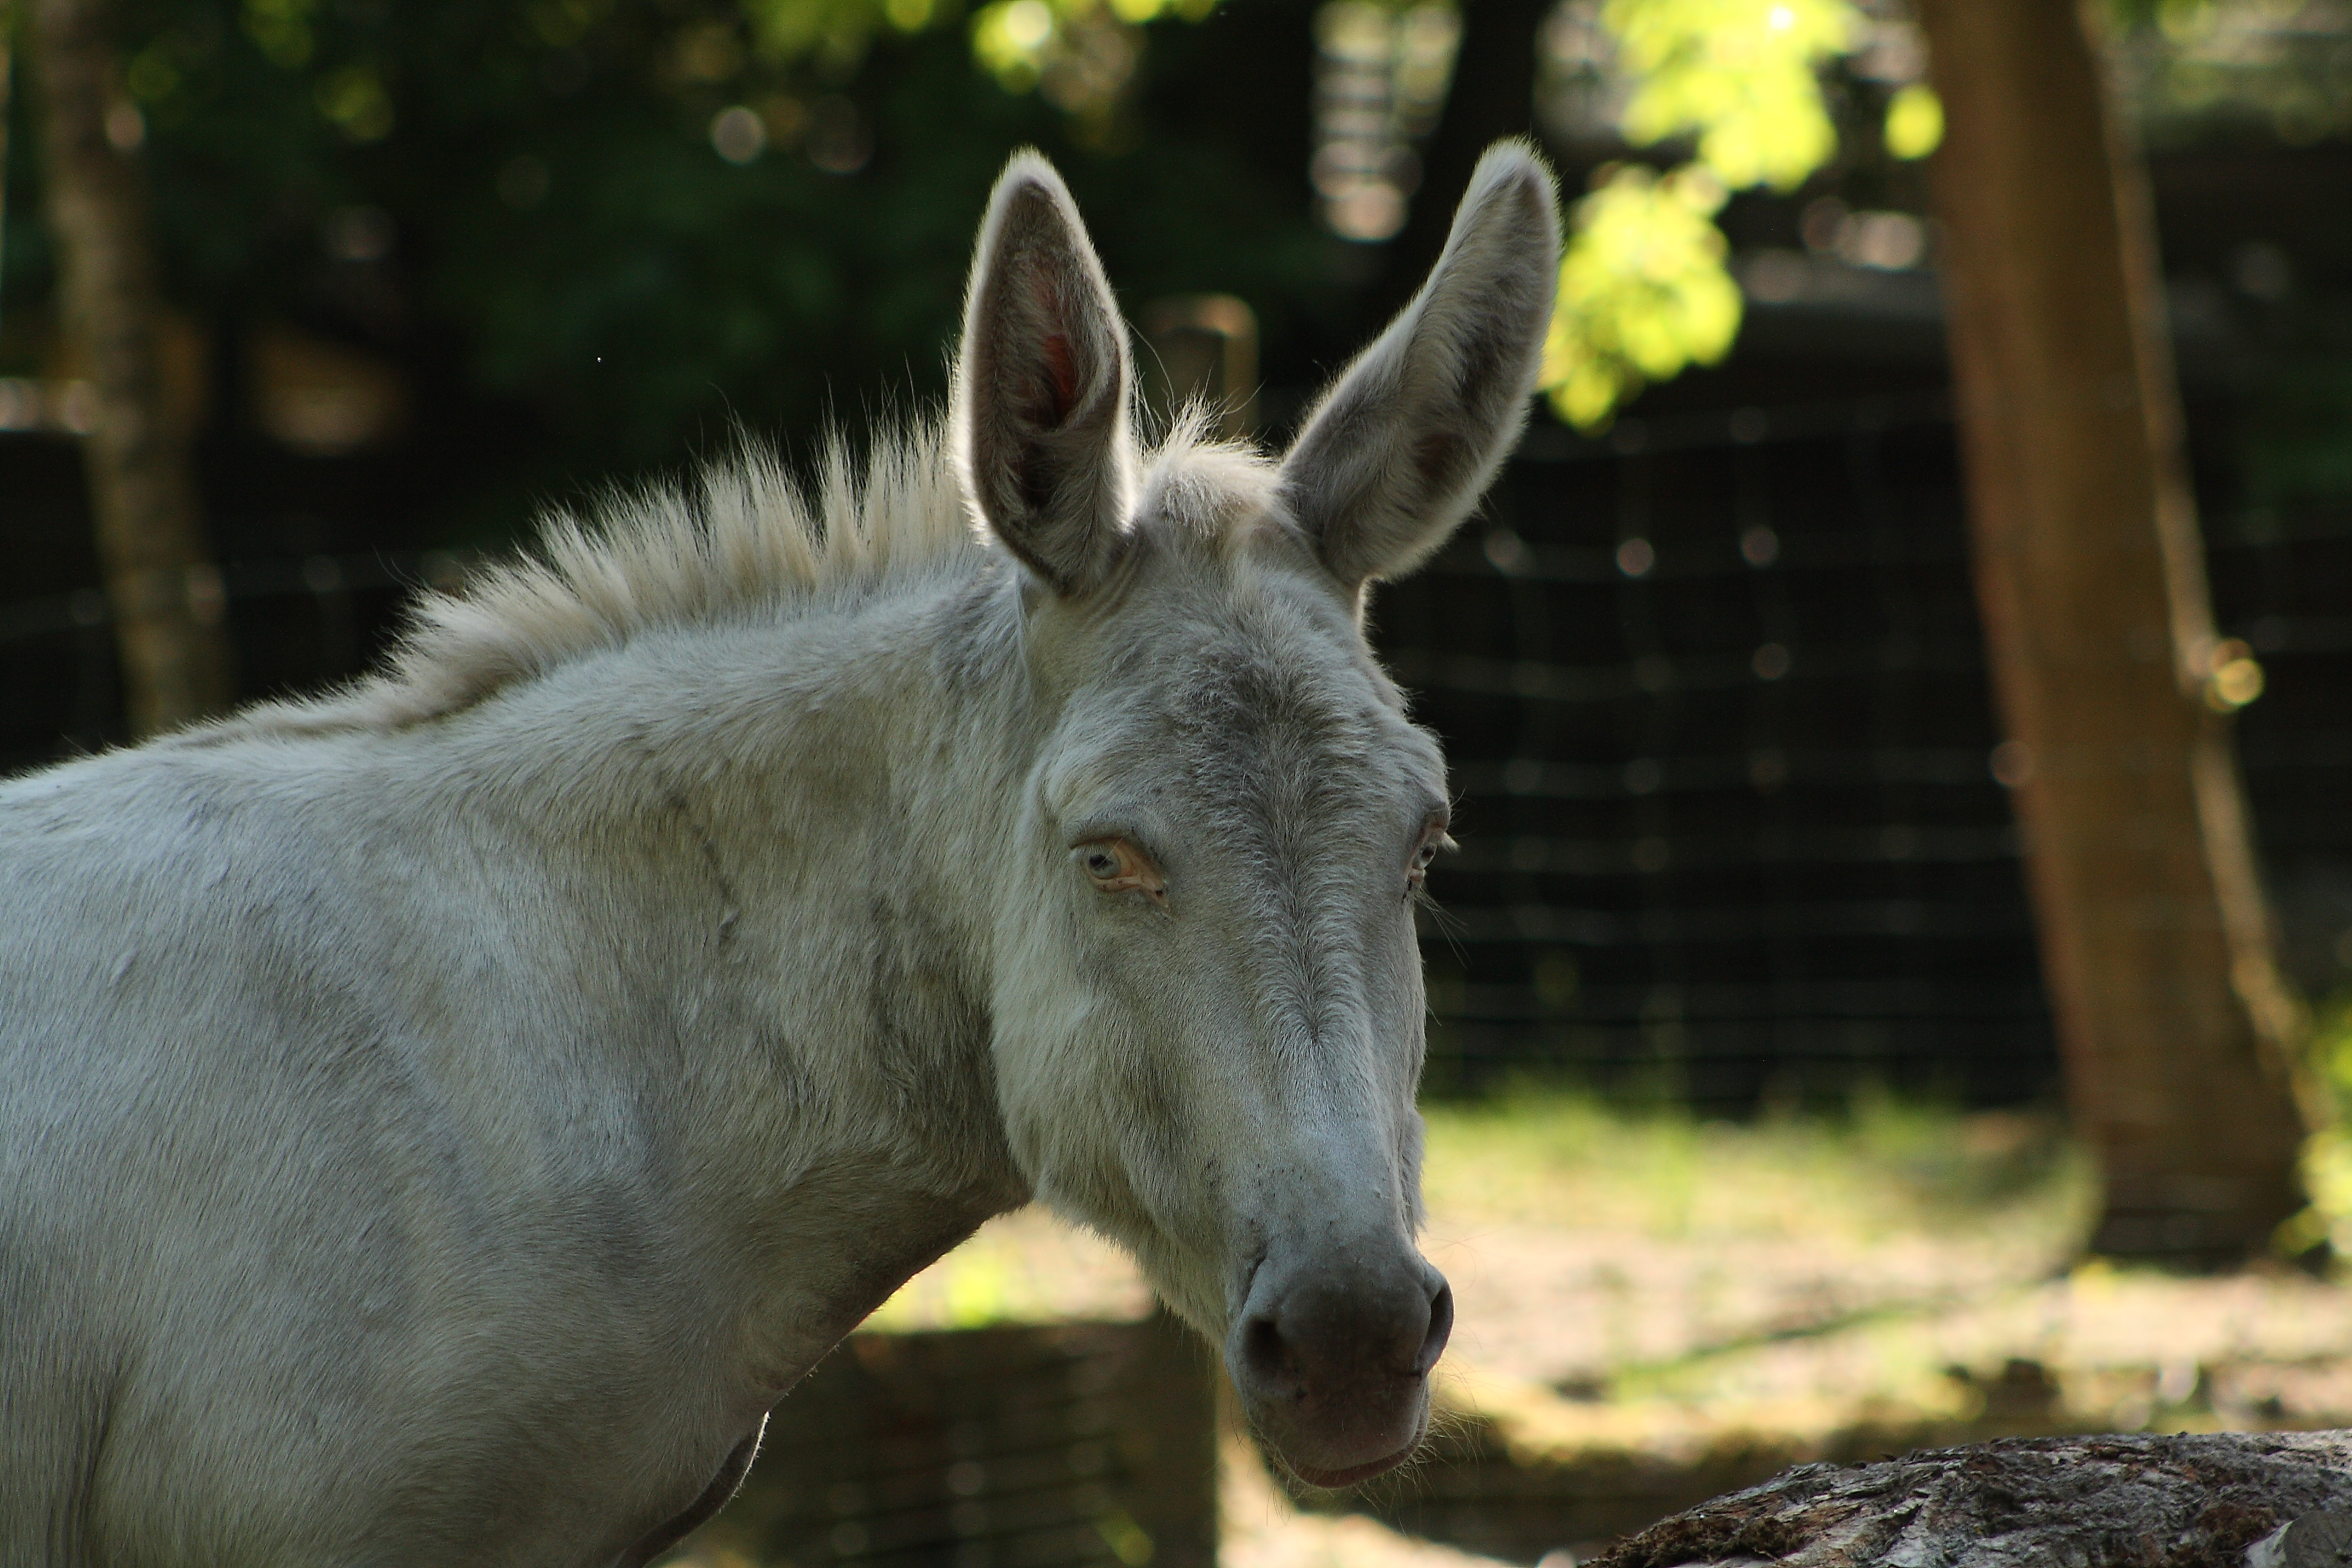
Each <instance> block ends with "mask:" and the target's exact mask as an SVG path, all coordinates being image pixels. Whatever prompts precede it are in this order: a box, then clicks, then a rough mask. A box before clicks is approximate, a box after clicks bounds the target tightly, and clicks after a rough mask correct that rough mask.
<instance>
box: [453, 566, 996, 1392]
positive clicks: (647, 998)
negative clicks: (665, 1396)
mask: <svg viewBox="0 0 2352 1568" xmlns="http://www.w3.org/2000/svg"><path fill="white" fill-rule="evenodd" d="M987 559H988V560H989V563H988V564H985V565H983V566H982V568H981V570H980V571H979V572H978V573H976V574H975V573H973V572H971V570H970V569H969V568H968V567H967V568H966V569H965V570H963V571H962V572H961V573H954V574H950V573H946V572H941V573H939V574H934V575H930V576H927V577H918V578H916V579H914V580H912V581H909V582H907V583H904V584H898V585H895V586H891V587H887V588H883V589H877V590H875V591H873V592H871V593H870V594H867V595H861V596H859V597H858V598H856V599H855V600H849V601H845V602H844V603H841V604H839V605H835V606H832V607H823V606H819V607H809V608H803V609H802V610H800V611H799V612H797V613H793V614H791V615H789V616H782V617H763V618H745V619H741V620H739V621H734V622H729V623H722V624H715V625H709V626H688V627H680V628H677V629H675V630H669V631H662V632H656V633H649V634H646V635H643V636H641V637H637V638H635V639H633V641H632V642H631V643H630V644H628V645H627V646H625V647H622V648H620V649H618V650H615V651H613V652H610V653H608V654H604V655H600V656H596V657H594V658H587V659H583V660H580V661H578V662H577V663H576V664H574V665H572V666H569V667H566V668H561V669H558V670H555V671H552V672H551V673H550V674H549V675H547V676H546V677H543V678H541V679H539V680H537V681H534V682H532V683H531V684H530V687H528V688H525V689H520V690H518V691H516V692H515V693H513V694H512V695H511V696H510V697H509V698H506V699H501V700H500V701H501V702H502V703H504V704H505V705H506V706H507V707H508V708H509V710H510V712H509V713H507V714H491V713H485V714H483V715H482V718H481V721H480V722H478V723H477V724H475V725H473V726H470V728H471V730H472V731H473V734H472V736H471V738H470V740H469V742H468V743H467V751H468V752H470V757H469V760H468V764H467V768H466V770H465V771H466V772H467V773H468V774H470V775H472V776H473V777H475V778H480V777H483V776H486V775H488V774H492V773H494V774H495V775H496V776H498V777H499V778H501V779H502V780H504V781H506V782H505V783H504V784H502V785H501V786H500V793H502V794H509V795H514V796H519V797H521V798H520V799H517V800H516V801H515V802H514V805H515V807H516V809H515V815H516V816H517V817H518V818H521V819H528V820H530V821H531V822H532V823H534V824H535V825H536V826H534V827H533V828H532V830H531V839H532V843H531V845H530V853H531V855H532V856H533V857H534V858H538V859H540V860H541V863H542V864H544V865H546V866H547V867H548V868H549V871H550V873H551V875H552V876H553V877H554V878H556V879H559V880H561V881H564V882H573V881H574V879H576V882H574V885H576V886H579V887H581V888H583V889H593V890H594V897H595V898H596V899H597V900H599V901H601V902H602V903H604V906H605V907H606V908H607V910H610V911H611V912H610V913H608V914H607V915H606V916H605V917H604V918H606V919H608V920H609V919H615V918H617V919H618V920H619V921H622V922H624V923H625V924H626V925H627V926H629V927H630V928H631V929H630V931H629V934H628V938H627V941H628V947H629V950H630V951H631V952H632V953H633V954H636V955H641V961H640V962H638V963H633V964H632V965H631V967H634V968H636V969H638V971H639V973H635V974H631V975H626V976H621V977H618V978H617V979H616V982H615V991H616V994H621V993H625V994H626V999H625V1002H624V1003H623V1004H622V1005H623V1006H624V1007H625V1009H631V1010H634V1011H635V1013H636V1014H637V1015H638V1017H639V1037H640V1038H641V1039H670V1040H675V1042H676V1044H675V1047H674V1048H675V1051H676V1058H675V1059H674V1060H673V1061H670V1062H667V1063H665V1064H663V1066H664V1068H665V1070H666V1071H667V1075H668V1077H669V1079H670V1081H662V1080H661V1079H660V1077H658V1076H649V1077H648V1078H647V1079H643V1080H641V1081H642V1082H643V1085H644V1087H643V1092H645V1093H646V1094H647V1095H648V1096H650V1097H651V1098H652V1099H653V1100H655V1101H656V1103H657V1104H658V1105H659V1107H660V1114H659V1116H658V1118H657V1120H659V1121H660V1122H661V1123H662V1124H663V1125H664V1126H665V1127H666V1128H667V1129H668V1130H670V1131H669V1133H668V1135H669V1136H671V1137H673V1138H675V1139H676V1140H677V1143H678V1144H679V1148H678V1150H677V1156H678V1163H679V1165H680V1167H681V1168H685V1169H690V1170H692V1171H693V1172H694V1173H696V1174H695V1177H694V1179H695V1180H696V1181H697V1182H698V1183H699V1184H701V1187H702V1190H701V1191H699V1192H698V1193H697V1194H695V1195H694V1197H693V1199H692V1201H691V1202H690V1204H688V1205H684V1206H685V1207H686V1208H688V1210H689V1211H690V1214H691V1215H694V1216H701V1217H696V1218H694V1219H692V1220H691V1221H690V1222H689V1223H693V1224H700V1225H706V1226H709V1225H714V1224H715V1225H716V1226H717V1228H716V1229H715V1230H714V1231H713V1232H712V1234H711V1235H710V1236H709V1237H707V1238H706V1240H707V1245H708V1247H709V1249H710V1250H712V1251H714V1252H715V1253H716V1255H717V1262H718V1265H719V1271H720V1273H721V1274H722V1275H723V1276H726V1277H727V1278H726V1286H727V1288H729V1289H739V1290H742V1291H746V1292H748V1293H749V1297H748V1299H749V1300H751V1301H753V1302H754V1303H755V1306H754V1309H753V1311H752V1315H753V1316H754V1318H755V1319H757V1320H759V1321H758V1322H757V1323H756V1324H754V1325H752V1331H753V1337H754V1338H755V1340H757V1341H758V1342H760V1348H759V1349H758V1350H757V1351H756V1352H755V1353H756V1354H757V1355H758V1356H760V1357H761V1359H762V1360H767V1361H772V1362H773V1363H774V1366H773V1368H772V1372H773V1375H774V1376H775V1377H776V1378H777V1379H778V1380H780V1381H789V1379H790V1377H791V1376H793V1375H796V1374H797V1370H798V1368H799V1366H800V1365H801V1364H803V1363H804V1362H805V1361H806V1360H809V1359H813V1358H814V1355H815V1354H819V1353H822V1352H823V1350H824V1348H826V1347H828V1346H829V1345H830V1344H831V1343H832V1342H833V1341H834V1339H835V1338H837V1337H838V1335H839V1334H840V1333H842V1332H845V1331H847V1329H849V1328H850V1327H852V1326H854V1325H855V1323H856V1321H857V1320H858V1319H859V1318H861V1317H862V1316H864V1314H865V1313H866V1311H868V1310H871V1309H872V1308H873V1307H874V1306H876V1305H877V1304H878V1303H879V1301H880V1300H882V1298H883V1297H884V1296H886V1295H887V1293H888V1292H889V1291H890V1290H891V1289H895V1288H896V1287H897V1285H898V1284H899V1283H900V1282H901V1281H902V1280H903V1279H905V1278H906V1277H907V1276H908V1274H911V1273H912V1272H914V1271H915V1270H916V1269H918V1268H921V1267H922V1266H923V1265H924V1264H926V1263H928V1262H929V1261H930V1259H931V1258H933V1257H935V1256H937V1255H938V1254H939V1253H940V1252H941V1251H944V1250H945V1249H946V1248H947V1247H951V1246H952V1245H954V1243H955V1242H957V1241H958V1240H961V1238H962V1237H964V1236H965V1235H968V1234H969V1233H970V1232H971V1230H972V1229H973V1228H974V1227H975V1226H978V1225H979V1223H980V1222H981V1221H982V1220H983V1219H985V1218H987V1217H988V1216H989V1215H992V1214H994V1213H999V1212H1002V1211H1003V1210H1005V1209H1008V1208H1012V1207H1014V1206H1017V1205H1019V1204H1021V1203H1023V1202H1024V1201H1026V1199H1027V1198H1028V1196H1029V1189H1028V1184H1027V1183H1026V1181H1025V1180H1024V1177H1023V1176H1022V1174H1021V1172H1020V1170H1019V1168H1018V1166H1017V1164H1016V1163H1015V1162H1014V1160H1013V1155H1012V1153H1011V1152H1010V1150H1009V1148H1008V1147H1007V1144H1006V1140H1005V1132H1004V1127H1003V1116H1002V1112H1001V1110H1000V1109H999V1106H998V1102H997V1096H996V1089H995V1068H994V1061H993V1057H992V1048H991V1046H992V1038H991V1037H992V1022H991V1018H990V1010H989V1005H988V997H989V976H990V973H991V971H992V964H993V955H992V944H993V942H994V934H993V933H994V921H993V915H992V910H993V907H994V905H995V903H996V900H995V899H994V898H993V897H992V890H991V884H992V875H991V872H990V868H991V867H992V865H993V864H994V863H995V862H997V861H998V860H1001V859H1002V858H1003V855H1004V853H1005V848H1006V845H1007V843H1008V841H1009V839H1010V837H1011V829H1010V827H1009V823H1010V821H1011V818H1012V816H1013V813H1014V812H1015V811H1016V810H1017V809H1018V802H1019V800H1020V792H1021V788H1022V783H1023V779H1024V773H1025V771H1026V767H1027V762H1026V757H1027V754H1028V753H1030V752H1034V750H1035V747H1036V743H1037V742H1036V739H1035V737H1036V735H1037V732H1038V731H1037V724H1038V721H1037V719H1036V717H1035V715H1034V713H1033V711H1032V705H1033V704H1032V698H1031V692H1030V685H1029V679H1028V676H1027V673H1026V671H1025V668H1024V660H1023V657H1022V652H1021V635H1020V633H1021V626H1020V605H1019V602H1018V596H1017V589H1016V587H1015V585H1014V584H1012V583H1010V582H1007V581H1006V580H1005V578H1006V575H1007V574H1006V572H1005V570H1004V569H1003V565H1002V564H1001V558H987ZM708 1216H720V1217H719V1218H718V1219H717V1220H715V1221H714V1220H712V1219H711V1218H709V1217H708Z"/></svg>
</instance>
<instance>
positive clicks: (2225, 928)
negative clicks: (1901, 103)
mask: <svg viewBox="0 0 2352 1568" xmlns="http://www.w3.org/2000/svg"><path fill="white" fill-rule="evenodd" d="M1919 9H1920V16H1921V19H1922V21H1923V22H1924V23H1925V24H1926V26H1927V34H1928V37H1929V40H1930V45H1931V50H1932V58H1933V71H1934V78H1935V83H1936V88H1937V92H1938V93H1940V94H1941V95H1942V97H1943V100H1944V102H1945V106H1946V110H1947V116H1948V133H1947V135H1946V138H1945V141H1944V144H1943V146H1942V147H1941V149H1939V150H1938V151H1937V153H1936V159H1935V164H1934V168H1933V171H1932V180H1933V189H1934V200H1935V205H1936V209H1937V216H1939V218H1940V219H1941V220H1942V225H1943V229H1944V237H1945V246H1944V258H1943V276H1944V288H1945V297H1946V301H1947V305H1948V314H1949V321H1950V336H1951V345H1952V361H1953V374H1954V379H1955V386H1956V391H1957V395H1958V403H1959V408H1960V416H1961V417H1960V426H1961V445H1962V452H1963V456H1964V459H1965V462H1966V466H1967V475H1968V483H1969V515H1970V526H1971V529H1972V532H1973V539H1974V552H1975V570H1976V576H1977V590H1978V596H1979V603H1980V605H1981V606H1982V610H1983V614H1984V622H1985V637H1986V642H1987V646H1988V648H1989V650H1990V655H1991V663H1992V667H1993V674H1994V684H1995V690H1996V694H1997V696H1998V699H1999V703H2000V710H2001V716H2002V719H2003V721H2004V723H2005V725H2006V727H2007V730H2008V733H2009V735H2010V737H2011V741H2012V742H2015V746H2014V747H2013V748H2012V750H2011V752H2010V758H2011V770H2012V772H2011V780H2010V782H2015V783H2016V784H2017V787H2016V789H2015V800H2016V809H2017V815H2018V819H2019V823H2020V826H2021V827H2022V829H2023V831H2024V837H2025V842H2026V864H2027V871H2028V876H2029V879H2030V883H2031V891H2032V900H2033V906H2034V913H2035V920H2036V924H2037V926H2038V928H2039V931H2040V937H2041V945H2042V962H2043V967H2044V970H2045V973H2046V977H2047V981H2048V984H2049V989H2050V994H2051V999H2052V1002H2053V1007H2054V1010H2055V1012H2056V1013H2057V1016H2058V1028H2059V1037H2060V1046H2061V1052H2062V1056H2063V1062H2064V1068H2065V1075H2066V1088H2067V1095H2068V1100H2069V1108H2070V1110H2071V1111H2072V1114H2073V1118H2074V1124H2075V1127H2076V1129H2077V1131H2078V1132H2079V1133H2080V1134H2081V1135H2082V1136H2083V1137H2084V1139H2085V1140H2086V1141H2087V1142H2090V1143H2091V1144H2092V1146H2093V1147H2094V1148H2095V1151H2096V1152H2097V1153H2098V1156H2099V1158H2100V1161H2101V1163H2102V1164H2103V1166H2104V1168H2105V1178H2106V1202H2105V1216H2104V1218H2103V1220H2102V1222H2101V1224H2100V1226H2099V1229H2098V1232H2097V1235H2096V1237H2095V1239H2094V1241H2093V1246H2094V1247H2095V1248H2096V1249H2098V1250H2101V1251H2105V1252H2111V1253H2116V1254H2122V1255H2126V1256H2142V1257H2147V1256H2158V1257H2165V1258H2172V1259H2176V1260H2179V1261H2183V1262H2192V1263H2199V1262H2201V1263H2218V1262H2224V1261H2227V1260H2229V1259H2231V1258H2237V1257H2241V1256H2242V1255H2244V1254H2245V1253H2247V1252H2249V1251H2252V1250H2256V1249H2259V1248H2261V1247H2263V1245H2264V1244H2265V1243H2266V1242H2267V1240H2268V1239H2269V1237H2270V1236H2271V1234H2272V1232H2273V1228H2274V1227H2275V1226H2276V1225H2277V1224H2278V1222H2279V1221H2280V1220H2282V1219H2284V1217H2286V1216H2287V1215H2289V1214H2291V1213H2293V1212H2294V1210H2295V1209H2296V1208H2297V1207H2298V1206H2300V1203H2301V1196H2300V1193H2299V1189H2298V1186H2297V1183H2296V1178H2295V1170H2294V1163H2295V1154H2296V1151H2297V1148H2298V1146H2299V1144H2300V1142H2301V1139H2302V1135H2303V1131H2304V1129H2303V1125H2302V1121H2301V1118H2300V1116H2299V1115H2298V1111H2297V1107H2296V1103H2295V1100H2294V1092H2293V1089H2292V1085H2291V1067H2290V1063H2291V1052H2292V1049H2293V1047H2294V1043H2295V1042H2294V1035H2295V1033H2296V1030H2297V1021H2296V1009H2295V1006H2294V1003H2293V1001H2292V999H2291V996H2290V994H2289V992H2288V991H2287V990H2286V988H2285V987H2284V985H2283V984H2282V983H2281V981H2280V978H2279V972H2278V967H2277V964H2276V962H2275V959H2274V957H2273V937H2272V932H2271V928H2270V921H2269V917H2268V915H2267V912H2266V910H2265V907H2264V905H2263V898H2262V894H2261V890H2260V888H2259V885H2258V880H2257V877H2256V872H2255V858H2254V854H2253V850H2252V844H2251V840H2250V831H2249V827H2248V824H2247V820H2246V811H2245V806H2244V804H2243V800H2242V791H2241V788H2240V784H2239V777H2238V768H2237V762H2236V757H2235V752H2234V749H2233V745H2232V741H2231V731H2230V721H2229V720H2228V719H2227V718H2226V717H2224V716H2222V715H2221V713H2220V712H2218V711H2215V710H2212V709H2211V708H2210V707H2209V705H2208V703H2207V701H2206V695H2207V688H2208V683H2209V680H2210V677H2211V675H2212V668H2213V659H2214V651H2215V647H2216V638H2215V636H2214V629H2213V622H2212V611H2211V607H2210V602H2209V600H2208V597H2207V593H2206V584H2205V572H2204V558H2203V554H2202V550H2201V545H2200V541H2199V537H2198V528H2197V517H2196V510H2195V503H2194V500H2193V499H2192V497H2191V494H2190V491H2189V482H2188V479H2187V468H2186V462H2185V459H2184V457H2183V452H2182V443H2181V434H2180V423H2181V422H2180V407H2179V392H2178V389H2177V387H2176V385H2175V383H2174V379H2173V372H2172V364H2171V361H2170V355H2169V350H2168V340H2167V333H2166V328H2165V321H2164V310H2163V298H2162V293H2161V288H2160V283H2159V274H2158V268H2157V265H2156V240H2155V235H2154V227H2153V224H2152V222H2151V219H2150V217H2149V213H2148V206H2147V199H2146V195H2145V187H2144V175H2143V174H2142V171H2141V169H2140V166H2139V162H2138V157H2137V153H2136V151H2135V150H2134V149H2133V148H2132V147H2131V146H2130V145H2129V144H2128V142H2126V139H2125V137H2124V136H2123V134H2122V133H2121V132H2120V131H2119V130H2118V124H2117V117H2116V115H2115V114H2113V113H2111V112H2109V110H2108V94H2107V85H2106V82H2105V77H2104V74H2103V72H2102V70H2101V68H2100V66H2099V64H2098V60H2097V58H2096V52H2095V45H2094V40H2093V38H2092V37H2090V36H2088V35H2087V34H2086V32H2085V21H2084V17H2083V16H2080V15H2079V14H2078V13H2077V12H2076V11H2075V10H2074V7H2073V6H2071V5H2063V4H2057V5H2053V4H2051V3H2050V0H1923V3H1922V4H1921V5H1920V8H1919Z"/></svg>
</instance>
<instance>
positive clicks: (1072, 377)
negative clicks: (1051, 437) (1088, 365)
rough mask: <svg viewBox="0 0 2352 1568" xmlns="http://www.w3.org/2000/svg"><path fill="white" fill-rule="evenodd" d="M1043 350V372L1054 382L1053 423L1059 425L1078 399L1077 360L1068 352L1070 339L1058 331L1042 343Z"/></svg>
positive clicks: (1074, 355)
mask: <svg viewBox="0 0 2352 1568" xmlns="http://www.w3.org/2000/svg"><path fill="white" fill-rule="evenodd" d="M1042 346H1043V347H1044V349H1045V374H1047V375H1048V376H1049V377H1051V378H1052V380H1053V383H1054V423H1055V424H1056V425H1059V424H1060V423H1061V422H1062V421H1063V420H1065V419H1066V418H1068V417H1069V416H1070V407H1071V405H1073V404H1075V403H1076V402H1077V400H1078V361H1077V356H1076V354H1074V353H1071V352H1070V340H1069V339H1068V337H1066V335H1064V334H1063V333H1060V332H1055V333H1054V334H1053V335H1052V336H1051V337H1049V338H1047V339H1046V340H1045V343H1044V344H1043V345H1042Z"/></svg>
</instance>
